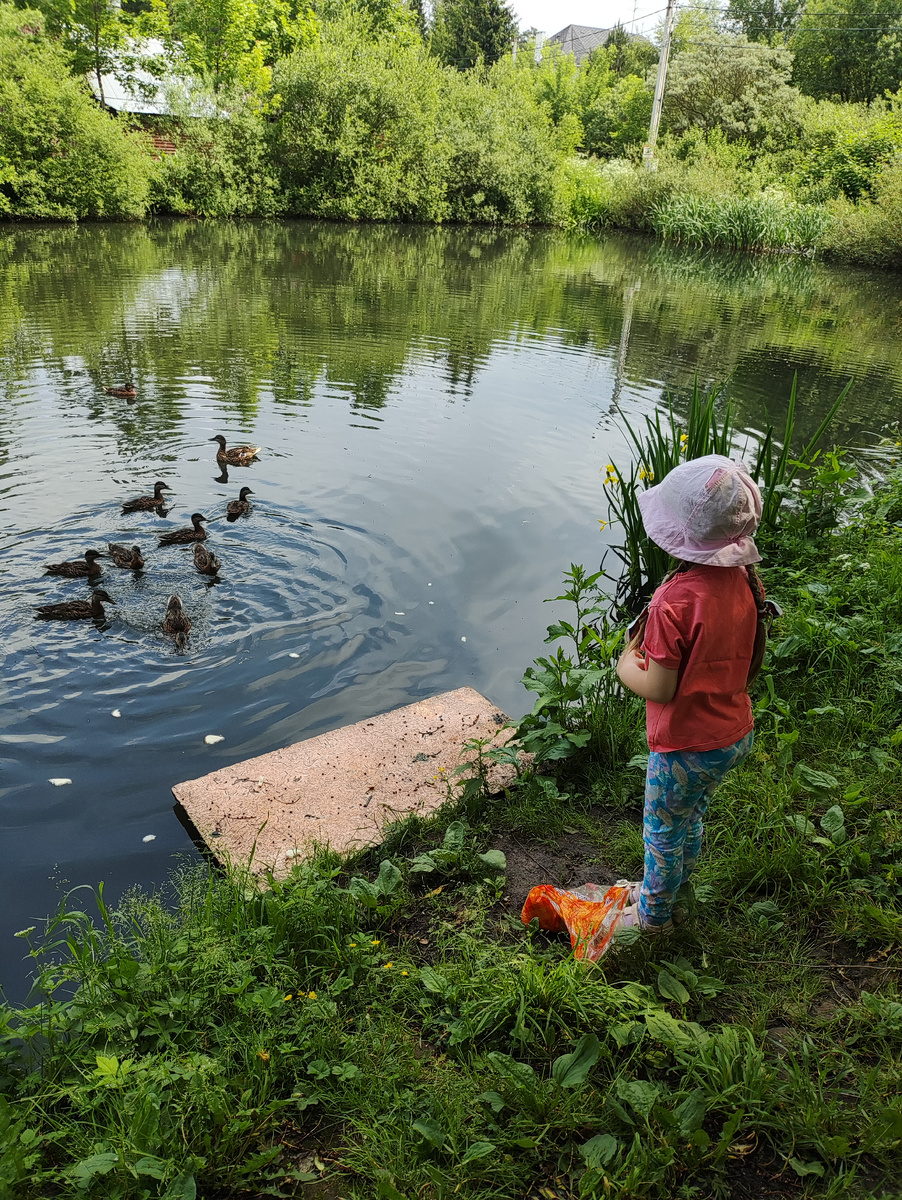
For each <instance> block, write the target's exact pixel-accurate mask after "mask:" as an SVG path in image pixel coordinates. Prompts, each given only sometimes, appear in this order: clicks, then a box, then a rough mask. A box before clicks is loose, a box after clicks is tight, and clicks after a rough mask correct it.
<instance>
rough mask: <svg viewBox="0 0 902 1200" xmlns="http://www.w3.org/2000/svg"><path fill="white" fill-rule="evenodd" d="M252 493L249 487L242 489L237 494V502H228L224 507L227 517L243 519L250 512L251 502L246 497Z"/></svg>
mask: <svg viewBox="0 0 902 1200" xmlns="http://www.w3.org/2000/svg"><path fill="white" fill-rule="evenodd" d="M253 494H254V493H253V492H252V491H251V489H250V488H249V487H243V488H242V489H241V491H240V492H239V493H238V499H237V500H230V501H229V502H228V504H227V505H226V516H227V517H243V516H244V515H245V514H246V513H249V512H250V511H251V502H250V500H248V499H247V497H248V496H253Z"/></svg>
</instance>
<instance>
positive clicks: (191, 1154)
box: [0, 477, 902, 1200]
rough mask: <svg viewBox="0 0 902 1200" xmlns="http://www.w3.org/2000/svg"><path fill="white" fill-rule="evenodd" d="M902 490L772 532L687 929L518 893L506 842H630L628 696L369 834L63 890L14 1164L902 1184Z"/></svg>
mask: <svg viewBox="0 0 902 1200" xmlns="http://www.w3.org/2000/svg"><path fill="white" fill-rule="evenodd" d="M900 506H902V478H900V477H896V478H894V479H892V480H890V481H889V483H888V485H887V487H886V489H885V490H884V491H882V492H881V493H880V494H879V495H878V496H877V498H876V499H875V500H873V501H871V502H869V503H868V504H865V505H864V506H861V507H859V509H858V512H857V515H855V516H854V517H853V518H852V520H851V523H848V524H845V525H840V526H836V527H834V528H832V529H831V528H824V527H823V526H818V527H817V529H816V530H814V531H812V529H811V528H810V527H809V524H806V523H805V522H804V521H801V522H799V523H797V524H795V525H793V526H792V527H791V528H789V529H787V531H786V532H785V534H784V542H785V544H784V546H783V553H782V556H781V558H780V560H779V562H778V563H777V564H776V565H771V566H770V568H769V569H768V571H767V573H766V576H765V578H766V583H767V587H768V591H769V592H770V593H771V594H772V595H774V596H775V597H776V598H777V599H779V600H780V602H781V603H783V604H784V606H785V609H786V615H785V617H784V619H783V621H782V623H781V626H780V628H779V631H778V633H777V635H776V636H775V638H774V639H773V641H772V644H771V648H770V653H769V658H768V660H767V663H766V666H765V671H764V673H763V675H762V677H761V679H760V680H759V682H758V684H757V685H756V691H755V695H754V702H755V706H756V713H757V717H756V721H757V731H758V732H757V737H756V744H755V748H754V751H753V754H752V757H751V759H750V760H749V761H748V762H747V763H746V764H745V765H744V766H743V768H741V769H740V770H739V771H737V772H736V773H734V774H733V775H731V776H729V777H728V778H727V780H726V781H725V782H724V784H723V785H722V787H721V788H720V789H719V790H718V793H717V795H716V796H715V798H714V802H713V804H712V807H711V811H710V814H709V819H708V822H707V827H706V844H705V851H704V853H703V856H702V859H701V860H700V870H699V874H698V876H697V878H696V883H695V888H694V897H693V898H691V899H692V901H693V902H692V903H691V905H690V908H691V910H692V916H691V918H690V920H689V921H687V922H686V923H685V924H684V925H681V926H679V927H678V928H677V930H676V931H675V933H674V934H673V936H671V937H668V938H664V939H643V938H641V937H639V938H636V937H634V938H632V939H631V940H622V941H621V942H619V943H618V944H617V945H616V946H615V948H614V949H613V950H612V951H611V952H609V954H608V956H607V957H606V958H605V959H603V960H602V962H601V963H600V964H599V965H597V966H595V967H591V966H589V967H587V966H586V965H584V964H583V963H581V962H577V961H575V960H574V959H573V958H572V956H571V954H570V951H569V946H568V944H567V942H566V941H565V940H562V939H559V938H557V937H553V936H549V935H545V934H543V933H541V932H539V931H535V930H527V929H525V928H524V927H523V926H522V925H520V924H519V922H518V921H517V920H516V918H515V917H511V916H510V915H509V914H508V913H507V912H506V910H505V907H504V904H503V896H504V895H505V894H506V889H507V887H508V886H509V885H508V881H507V878H506V875H505V873H504V871H503V870H501V869H500V867H501V864H500V861H499V859H498V855H497V852H496V853H494V854H492V853H490V849H491V847H492V844H493V842H496V841H497V840H498V839H499V838H501V837H503V836H508V835H514V836H515V837H516V838H518V839H521V840H522V839H527V840H528V841H530V842H531V843H532V844H533V845H534V846H536V847H539V846H540V845H541V846H545V847H546V848H547V846H548V845H549V844H551V845H553V844H555V842H556V841H557V839H558V838H560V837H562V836H565V834H566V833H567V831H571V832H572V830H574V829H575V830H579V831H580V832H581V834H582V835H583V836H584V837H586V838H587V839H588V840H589V842H590V843H591V844H592V845H593V846H594V847H595V850H596V851H597V855H596V858H597V860H598V861H602V862H604V863H607V864H609V866H610V869H611V870H612V871H614V872H617V873H621V872H622V873H624V874H625V875H634V874H635V873H636V871H637V868H638V866H639V862H640V855H641V837H640V831H639V826H638V816H637V814H636V813H635V807H634V806H635V803H636V799H637V797H638V796H639V795H641V786H642V770H641V766H640V765H639V763H638V762H637V763H635V764H634V765H630V761H631V759H632V756H633V754H634V753H635V752H637V751H640V750H641V748H642V728H641V712H640V711H637V710H636V708H631V707H630V706H629V705H627V706H625V711H626V712H627V713H628V714H629V716H628V720H627V721H626V722H625V724H624V725H623V727H622V729H621V733H620V734H619V735H618V738H619V740H618V742H617V747H618V748H617V749H616V752H615V751H614V750H613V749H611V750H610V752H609V753H607V752H606V753H604V754H601V753H599V754H594V755H593V754H591V753H589V752H588V747H586V748H584V749H583V751H582V752H581V753H578V754H576V755H575V756H571V757H569V758H566V759H564V760H560V761H558V762H556V763H555V766H556V775H555V776H543V775H531V774H530V773H529V772H527V771H524V772H523V773H522V777H521V780H520V783H519V784H518V786H517V787H515V788H514V789H512V790H511V791H510V793H509V794H508V795H506V796H503V797H495V798H488V797H486V796H485V795H484V794H483V793H482V791H481V789H480V788H479V787H478V785H477V786H473V787H470V788H469V789H465V790H463V791H462V792H459V794H458V798H457V799H456V800H452V801H451V802H450V803H449V804H448V805H447V806H446V807H445V809H444V810H442V811H441V812H440V813H439V814H438V815H437V816H435V817H433V818H430V819H429V820H428V821H421V820H416V819H413V820H408V821H406V822H404V823H403V824H400V825H398V826H396V827H395V828H394V829H392V830H390V831H389V835H388V838H387V840H386V842H385V844H384V845H383V846H382V847H380V848H378V849H377V850H374V851H370V852H368V853H367V854H363V855H360V856H358V857H357V858H356V859H355V860H351V861H346V862H342V861H340V860H339V859H337V858H335V857H334V856H329V855H328V854H322V855H320V857H319V858H318V859H317V860H316V861H314V862H312V863H309V864H306V865H303V866H298V868H296V870H295V872H294V874H293V875H292V876H291V878H290V879H288V880H286V881H284V882H275V881H270V882H269V884H268V886H265V887H264V888H263V889H262V890H261V889H259V888H257V887H256V886H255V884H254V882H253V881H252V880H251V879H249V878H247V877H245V876H243V875H241V874H240V873H238V872H233V873H228V874H224V875H222V874H210V873H209V872H208V871H207V870H206V869H205V868H203V867H200V866H195V865H192V866H186V867H185V868H184V869H183V870H181V871H180V872H178V873H177V874H176V876H175V877H174V879H173V881H172V885H171V889H170V890H169V891H168V892H167V893H163V894H160V895H158V896H153V895H147V894H144V893H138V892H136V893H134V894H133V895H131V896H129V897H128V898H127V899H126V900H125V901H124V902H123V903H122V904H121V905H120V906H119V907H118V909H117V910H116V911H110V910H109V909H108V908H107V907H106V905H105V903H104V900H103V894H102V891H101V890H100V889H98V890H97V891H95V892H93V893H92V892H90V891H85V890H78V891H76V892H74V893H73V894H72V895H71V896H70V898H69V902H68V906H67V910H66V911H65V912H63V913H61V914H60V915H59V916H58V917H57V918H56V919H55V920H53V921H52V922H50V924H49V926H48V928H47V930H46V931H45V932H44V933H43V935H39V934H37V933H35V934H32V935H29V938H30V940H31V942H32V954H33V956H34V965H35V969H36V971H37V972H38V987H37V990H36V992H35V997H34V1001H35V1002H34V1006H33V1007H30V1008H25V1009H11V1008H7V1009H3V1010H0V1014H2V1015H0V1030H2V1031H3V1036H2V1037H0V1195H2V1196H4V1197H7V1196H8V1197H10V1200H39V1198H40V1200H45V1198H52V1197H55V1196H65V1197H69V1196H83V1197H86V1198H94V1197H103V1198H107V1197H123V1198H125V1197H128V1198H132V1197H134V1198H136V1200H143V1198H148V1200H149V1198H151V1197H152V1198H165V1200H183V1198H186V1197H196V1196H204V1197H211V1198H216V1200H221V1198H225V1197H239V1196H246V1197H258V1196H271V1195H272V1196H279V1195H282V1196H299V1197H304V1196H307V1197H310V1198H312V1197H314V1196H316V1197H322V1196H324V1195H325V1196H330V1197H333V1198H335V1197H344V1198H345V1200H373V1198H374V1197H375V1198H379V1197H383V1198H387V1200H397V1197H399V1196H400V1197H404V1198H406V1200H414V1198H415V1197H422V1198H423V1200H451V1198H452V1197H454V1198H457V1197H460V1198H462V1200H488V1198H489V1197H492V1200H525V1198H527V1197H529V1198H543V1200H547V1198H548V1197H549V1196H552V1197H556V1198H558V1200H588V1198H591V1197H598V1198H599V1200H601V1197H605V1198H607V1197H613V1198H614V1200H632V1198H637V1197H649V1198H657V1197H661V1196H668V1197H671V1196H672V1197H681V1198H682V1197H686V1198H690V1197H691V1198H698V1200H705V1198H708V1197H711V1198H715V1197H717V1198H720V1197H730V1196H736V1197H737V1198H738V1197H740V1196H741V1197H743V1198H744V1197H747V1196H755V1195H760V1196H761V1197H764V1196H766V1195H774V1194H781V1195H786V1196H788V1197H795V1196H806V1197H822V1198H826V1197H890V1196H898V1194H899V1192H898V1180H899V1178H900V1175H902V1103H900V1095H899V1093H900V1084H902V996H900V990H899V979H900V974H899V970H900V965H902V964H900V958H902V781H900V772H899V762H898V759H899V755H900V750H899V747H900V745H902V628H900V620H899V617H900V612H902V528H900V526H899V525H898V524H894V523H893V520H892V516H893V514H894V513H896V512H897V510H902V509H900ZM888 517H889V519H887V518H888ZM865 562H867V563H868V564H869V569H864V568H863V567H862V564H863V563H865ZM583 578H585V573H583ZM583 616H584V617H586V618H588V616H589V614H588V613H586V612H585V609H583ZM581 624H583V622H582V621H581V619H580V618H577V619H575V621H574V622H573V627H574V629H576V627H577V626H580V625H581ZM578 642H579V639H577V644H578ZM574 653H575V652H574ZM574 661H575V660H574ZM574 669H580V668H578V667H574ZM562 678H563V677H562ZM563 682H564V683H566V678H563ZM612 703H613V701H612ZM571 715H572V714H571ZM556 736H557V735H556ZM587 873H591V868H587ZM535 882H536V883H540V882H543V879H541V878H540V877H538V876H537V878H536V879H535Z"/></svg>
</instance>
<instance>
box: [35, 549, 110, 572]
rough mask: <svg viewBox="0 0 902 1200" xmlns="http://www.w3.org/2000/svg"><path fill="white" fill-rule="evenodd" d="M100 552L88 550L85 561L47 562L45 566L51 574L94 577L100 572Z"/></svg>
mask: <svg viewBox="0 0 902 1200" xmlns="http://www.w3.org/2000/svg"><path fill="white" fill-rule="evenodd" d="M98 558H100V553H99V551H97V550H86V551H85V561H84V562H79V561H78V560H77V559H76V560H75V562H60V563H47V565H46V566H45V567H44V570H45V571H48V572H49V573H50V574H51V575H65V576H66V578H67V579H84V578H85V576H87V577H88V578H92V577H93V576H94V575H99V574H100V563H99V562H98V561H97V560H98Z"/></svg>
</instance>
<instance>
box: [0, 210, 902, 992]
mask: <svg viewBox="0 0 902 1200" xmlns="http://www.w3.org/2000/svg"><path fill="white" fill-rule="evenodd" d="M0 245H2V255H0V296H2V302H0V389H2V406H0V497H2V499H0V505H2V514H3V521H2V525H3V535H2V536H3V546H4V566H5V587H4V590H3V597H2V608H0V621H2V636H3V646H4V653H5V662H4V671H3V686H4V692H5V696H4V700H5V703H4V705H3V715H2V731H0V760H2V776H0V822H2V831H3V833H2V841H0V879H2V881H3V905H2V912H0V981H2V983H3V985H4V987H5V989H6V992H7V995H8V996H9V997H10V998H12V999H21V998H22V997H23V996H24V994H25V991H26V974H27V972H26V969H25V967H24V966H23V961H22V960H23V954H24V951H25V949H26V947H25V944H24V943H23V942H22V941H14V940H13V938H12V935H13V933H14V932H15V931H16V930H19V929H21V928H22V927H25V926H29V925H32V924H36V923H39V922H40V920H41V919H42V918H43V917H45V916H46V915H47V914H48V913H49V912H50V911H52V910H55V909H56V907H57V905H58V903H59V900H60V898H61V896H62V895H63V894H64V893H65V892H66V891H67V890H68V889H70V888H71V887H74V886H76V885H80V884H96V883H97V882H98V881H100V880H104V881H105V883H106V897H107V899H108V900H111V899H112V900H115V898H116V897H117V896H119V895H121V893H122V891H123V889H125V888H127V887H129V886H131V885H133V884H141V885H153V884H158V883H163V882H164V881H165V879H166V876H167V873H168V871H169V869H170V868H171V866H172V865H173V861H174V859H173V856H175V855H179V854H181V855H189V856H193V855H194V854H195V851H194V849H193V847H192V845H191V843H190V841H189V839H188V837H187V835H186V834H185V832H184V830H183V829H182V827H181V825H180V824H179V823H178V821H177V819H176V818H175V816H174V814H173V811H172V796H171V794H170V790H169V789H170V787H171V785H172V784H174V783H177V782H179V781H182V780H185V779H191V778H194V777H196V776H198V775H202V774H205V773H206V772H208V771H211V770H214V769H216V768H218V767H222V766H225V765H227V764H229V763H232V762H235V761H238V760H241V759H244V758H247V757H249V756H251V755H256V754H261V753H264V752H266V751H269V750H273V749H276V748H278V747H281V746H284V745H286V744H289V743H291V742H294V741H297V740H299V739H301V738H305V737H309V736H311V735H313V734H315V733H318V732H322V731H324V730H328V729H332V728H335V727H338V726H341V725H344V724H346V723H348V722H352V721H357V720H360V719H362V718H364V717H367V716H370V715H373V714H375V713H380V712H384V711H386V710H388V709H391V708H394V707H397V706H398V705H402V704H406V703H410V702H412V701H414V700H417V699H420V698H423V697H426V696H429V695H433V694H435V693H437V692H441V691H444V690H446V689H450V688H455V687H460V686H463V685H470V686H472V687H475V688H477V689H478V690H479V691H481V692H483V693H484V694H485V695H486V696H488V697H489V698H490V699H491V700H492V701H494V702H495V703H497V704H499V705H500V706H501V707H502V708H503V709H505V710H506V711H507V712H508V713H509V714H511V715H512V716H519V715H520V714H522V713H523V712H524V711H525V710H526V709H527V708H528V707H529V704H530V699H529V695H528V693H526V692H525V691H524V690H523V688H522V687H521V685H520V682H519V681H520V678H521V675H522V673H523V670H524V668H525V667H526V666H528V665H529V664H530V663H531V661H532V660H533V658H534V657H535V656H536V655H537V654H540V653H542V651H543V638H544V633H545V627H546V625H547V624H548V623H549V622H550V621H551V620H552V619H553V618H554V616H555V611H554V606H548V605H543V603H542V602H543V600H544V599H545V598H546V597H550V596H554V595H556V594H557V592H558V590H559V584H560V580H561V575H562V572H563V571H564V570H565V569H566V568H567V567H568V565H569V564H570V563H571V562H581V563H584V564H586V565H587V566H591V567H595V566H597V564H598V563H599V561H600V559H601V557H602V555H603V553H604V550H605V541H604V538H605V536H606V534H602V533H600V532H599V525H598V519H599V518H600V517H603V516H604V515H605V503H604V496H603V488H602V480H603V475H600V474H599V468H603V467H604V465H605V464H606V463H607V462H608V461H609V460H611V459H614V460H615V461H623V460H624V459H625V457H626V450H625V443H624V438H623V435H622V432H621V430H622V418H621V416H620V414H619V413H618V411H617V405H618V404H619V406H620V407H621V408H622V410H623V412H624V413H626V414H627V416H632V417H637V416H639V415H641V414H644V413H649V412H652V411H653V410H654V408H655V406H656V405H659V404H660V403H661V401H662V397H663V395H664V392H665V390H667V389H669V390H670V391H671V392H672V393H673V394H674V395H675V396H676V398H677V403H678V404H680V403H682V401H683V400H684V398H685V396H686V394H687V391H688V390H689V389H691V387H692V382H693V379H694V378H695V377H696V376H697V377H698V379H699V381H700V383H701V384H702V385H703V386H708V385H709V384H712V383H714V382H716V381H721V380H723V379H725V378H726V377H727V376H732V382H731V385H730V394H731V396H732V397H733V400H734V406H735V410H736V412H737V414H738V418H739V423H740V425H741V426H742V427H743V428H744V429H747V430H749V431H750V432H751V434H752V435H754V432H755V431H757V430H760V429H762V428H763V427H764V425H765V424H766V423H767V421H768V419H775V420H778V421H779V420H780V418H781V414H782V412H783V411H784V408H785V404H786V400H787V397H788V395H789V391H790V386H791V382H792V377H793V374H794V373H795V372H797V373H798V377H799V391H800V424H801V433H802V435H804V434H805V432H806V431H807V432H810V431H812V430H813V429H814V428H815V427H816V425H817V423H818V420H819V417H820V415H821V414H822V413H823V411H824V410H825V408H826V407H827V406H828V405H829V404H830V402H831V401H832V399H833V398H834V397H835V396H836V394H837V393H838V392H839V390H840V389H841V388H842V386H843V384H844V383H845V382H846V381H847V380H848V379H849V378H850V377H851V378H853V379H854V380H855V385H854V388H853V392H852V395H851V398H850V400H849V402H848V403H847V406H846V408H845V410H844V411H843V413H842V414H841V417H840V418H839V420H838V422H837V426H836V429H835V437H836V440H839V441H843V442H847V443H850V444H859V445H868V444H871V443H873V441H874V439H875V436H876V434H877V433H878V432H879V429H880V427H881V426H882V425H883V424H885V423H886V422H888V421H890V420H893V419H895V418H896V417H897V415H898V413H899V411H900V406H899V398H900V391H902V346H900V341H899V338H898V328H899V319H900V301H902V288H900V285H899V283H898V281H897V280H896V279H895V278H894V277H892V276H889V275H873V274H868V273H866V272H856V271H851V270H849V269H848V268H846V269H843V270H841V271H840V270H834V269H830V268H828V267H825V266H823V265H818V264H812V263H810V262H807V261H805V260H801V259H779V260H765V259H755V258H737V257H729V256H719V255H714V254H696V253H689V252H680V251H678V250H666V249H663V248H662V247H660V246H657V245H655V244H653V243H650V242H645V241H639V240H635V239H625V238H619V237H608V238H604V239H602V238H595V237H586V236H571V235H565V234H561V233H555V232H521V231H502V232H496V231H490V230H485V229H428V228H411V227H383V226H374V227H364V228H360V227H341V226H334V225H326V224H316V223H300V222H284V223H281V222H280V223H260V224H257V223H248V224H230V223H218V224H209V225H205V224H201V223H189V222H183V223H172V224H160V225H151V226H136V227H128V226H95V227H89V226H85V227H81V228H77V229H67V228H51V229H39V228H22V227H5V228H3V229H2V230H0ZM127 385H134V388H135V390H136V396H135V398H134V399H131V398H117V397H115V396H110V395H108V394H107V393H106V389H107V388H109V387H117V386H118V387H122V386H127ZM217 434H222V435H224V436H225V437H226V438H227V439H228V441H229V442H230V443H235V442H247V441H250V442H253V443H254V444H255V445H258V446H259V447H261V449H260V453H259V461H258V462H255V463H254V464H252V465H251V466H250V467H234V468H230V469H229V470H228V472H227V473H223V472H222V470H221V468H220V467H219V466H218V465H217V463H216V461H215V451H216V446H215V444H214V443H213V442H211V440H210V439H211V438H213V437H214V436H215V435H217ZM157 479H160V480H164V481H165V482H166V483H167V484H168V485H169V486H170V487H171V488H172V492H171V494H170V498H171V503H170V508H169V510H168V515H167V516H166V517H161V516H159V515H157V514H155V513H135V514H122V512H121V505H122V503H123V501H125V500H128V499H130V498H132V497H135V496H139V495H142V494H146V493H148V492H149V491H151V490H152V486H153V484H154V482H155V481H156V480H157ZM244 485H246V486H249V487H250V488H251V489H252V493H253V494H252V496H251V497H250V499H251V500H252V502H253V508H252V511H251V513H250V514H249V515H248V516H246V517H242V518H241V519H240V520H238V521H235V522H227V521H226V520H225V519H224V515H225V505H226V503H227V501H229V500H231V499H234V498H236V497H237V495H238V492H239V489H240V488H241V487H242V486H244ZM192 512H202V513H204V514H205V516H206V517H208V518H209V540H208V543H207V544H208V545H209V546H211V547H212V548H213V549H214V550H215V553H216V554H217V556H218V557H219V558H220V560H221V563H222V569H221V573H220V576H219V580H218V582H216V581H213V582H211V581H209V580H208V579H206V578H205V577H203V576H201V575H199V574H197V573H196V572H195V571H194V569H193V564H192V561H191V557H190V554H188V553H186V552H185V551H184V550H183V549H180V548H179V547H178V546H176V547H159V546H158V545H157V541H158V536H159V535H160V534H161V533H163V532H165V531H167V530H171V529H176V528H179V527H182V526H185V525H187V524H188V519H189V517H190V514H191V513H192ZM609 534H610V531H607V535H609ZM109 541H117V542H124V543H126V544H127V545H129V546H131V545H133V544H137V545H139V546H140V547H141V549H142V551H143V552H144V556H145V559H146V566H145V569H144V571H143V572H142V573H140V574H135V573H132V572H130V571H126V570H117V569H116V568H115V567H113V566H112V564H111V563H110V562H109V560H108V559H103V560H102V563H103V574H102V576H101V579H100V583H101V586H102V587H104V588H105V589H106V590H107V591H108V592H109V593H110V595H111V596H112V597H113V598H114V599H115V601H116V605H115V607H112V606H111V607H109V608H108V610H107V620H106V622H105V624H103V625H95V624H94V623H93V622H91V621H84V622H75V623H68V622H65V623H64V622H41V621H35V620H34V619H33V612H32V606H33V605H36V604H43V603H51V602H55V601H61V600H69V599H84V598H86V597H87V596H88V593H89V588H88V585H87V583H86V582H85V581H84V580H64V579H59V578H55V577H53V576H50V575H46V574H45V573H44V564H46V563H51V562H58V561H59V560H61V559H73V558H77V557H79V556H81V555H82V554H83V553H84V551H85V550H86V549H89V548H92V547H96V548H98V549H101V550H105V549H106V543H107V542H109ZM173 592H177V593H178V594H179V595H180V596H181V598H182V600H183V602H184V605H185V609H186V611H187V612H188V614H189V616H190V619H191V621H192V630H191V633H190V636H189V639H188V644H187V646H186V647H185V648H183V649H180V648H179V647H177V646H176V645H175V643H174V641H173V639H172V638H167V637H165V636H164V635H163V634H162V632H161V628H160V627H161V622H162V618H163V613H164V610H165V607H166V601H167V598H168V596H169V595H170V594H171V593H173ZM210 734H214V735H218V736H220V737H221V738H222V739H223V740H222V741H220V742H217V743H215V744H213V745H209V744H207V743H206V742H205V737H206V736H207V735H210ZM57 778H65V779H70V780H71V783H69V784H66V785H64V786H54V785H53V784H51V783H50V782H49V781H50V780H51V779H57ZM88 903H89V900H88V899H86V898H84V894H82V899H81V900H80V901H79V904H88Z"/></svg>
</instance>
